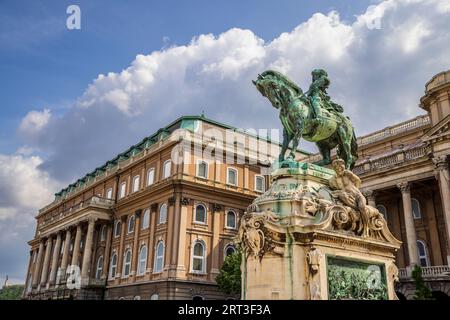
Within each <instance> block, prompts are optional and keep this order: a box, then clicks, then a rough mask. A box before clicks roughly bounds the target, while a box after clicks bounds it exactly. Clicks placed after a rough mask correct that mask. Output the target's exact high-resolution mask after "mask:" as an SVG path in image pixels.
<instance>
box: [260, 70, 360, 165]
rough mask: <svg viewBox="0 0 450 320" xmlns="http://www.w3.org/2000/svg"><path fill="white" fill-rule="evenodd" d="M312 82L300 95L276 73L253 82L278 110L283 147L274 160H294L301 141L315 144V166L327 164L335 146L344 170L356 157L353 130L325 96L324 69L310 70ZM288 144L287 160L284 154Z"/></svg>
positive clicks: (326, 85)
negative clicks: (316, 153)
mask: <svg viewBox="0 0 450 320" xmlns="http://www.w3.org/2000/svg"><path fill="white" fill-rule="evenodd" d="M311 74H312V83H311V86H310V87H309V90H308V92H306V93H303V91H302V89H301V88H300V87H299V86H297V85H296V84H295V83H294V82H293V81H291V80H290V79H289V78H288V77H286V76H285V75H283V74H281V73H280V72H277V71H273V70H267V71H264V72H263V73H262V74H260V75H258V79H257V80H256V81H253V84H254V85H255V86H256V88H257V89H258V91H259V92H261V94H262V95H263V96H264V97H266V98H267V99H269V101H270V102H271V103H272V106H273V107H275V108H276V109H278V110H279V112H280V115H279V117H280V120H281V123H282V125H283V144H282V148H281V152H280V155H279V158H278V161H279V163H280V166H285V165H288V166H289V162H292V161H294V160H295V151H296V150H297V148H298V145H299V142H300V139H301V138H304V139H305V140H306V141H311V142H315V143H316V145H317V147H318V148H319V152H320V154H321V155H322V160H320V161H319V162H317V163H316V164H317V165H319V166H325V165H328V164H330V163H331V149H333V148H334V147H337V155H338V157H339V158H340V159H342V160H343V161H344V162H345V167H346V169H350V170H351V169H352V168H353V166H354V165H355V162H356V160H357V158H358V155H357V149H358V145H357V143H356V136H355V131H354V128H353V126H352V123H351V121H350V119H349V118H348V117H346V116H345V115H344V114H343V111H344V109H343V108H342V107H341V106H340V105H338V104H337V103H334V102H333V101H331V99H330V97H329V95H328V94H327V89H328V87H329V85H330V80H329V79H328V74H327V72H326V71H325V70H322V69H315V70H313V71H312V73H311ZM291 142H292V149H291V152H290V153H289V156H288V158H287V159H285V154H286V151H287V149H288V147H289V144H290V143H291Z"/></svg>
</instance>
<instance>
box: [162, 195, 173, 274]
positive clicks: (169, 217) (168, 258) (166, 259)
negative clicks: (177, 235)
mask: <svg viewBox="0 0 450 320" xmlns="http://www.w3.org/2000/svg"><path fill="white" fill-rule="evenodd" d="M166 223H167V240H166V247H165V250H164V269H167V270H170V271H171V270H172V268H171V267H172V264H171V262H172V261H171V253H172V243H173V242H174V241H175V239H174V225H175V196H172V197H170V198H169V200H168V201H167V221H166ZM170 276H172V275H170Z"/></svg>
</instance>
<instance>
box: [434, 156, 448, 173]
mask: <svg viewBox="0 0 450 320" xmlns="http://www.w3.org/2000/svg"><path fill="white" fill-rule="evenodd" d="M447 159H448V156H447V155H442V156H437V157H433V158H432V161H433V163H434V168H435V170H436V171H442V170H446V169H448V161H447Z"/></svg>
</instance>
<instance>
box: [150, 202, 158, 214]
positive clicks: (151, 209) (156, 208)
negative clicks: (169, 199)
mask: <svg viewBox="0 0 450 320" xmlns="http://www.w3.org/2000/svg"><path fill="white" fill-rule="evenodd" d="M156 210H158V204H157V203H152V204H151V205H150V211H151V212H156Z"/></svg>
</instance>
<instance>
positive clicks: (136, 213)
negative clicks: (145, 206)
mask: <svg viewBox="0 0 450 320" xmlns="http://www.w3.org/2000/svg"><path fill="white" fill-rule="evenodd" d="M141 214H142V209H137V210H136V211H135V212H134V216H135V217H136V218H140V217H141Z"/></svg>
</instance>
